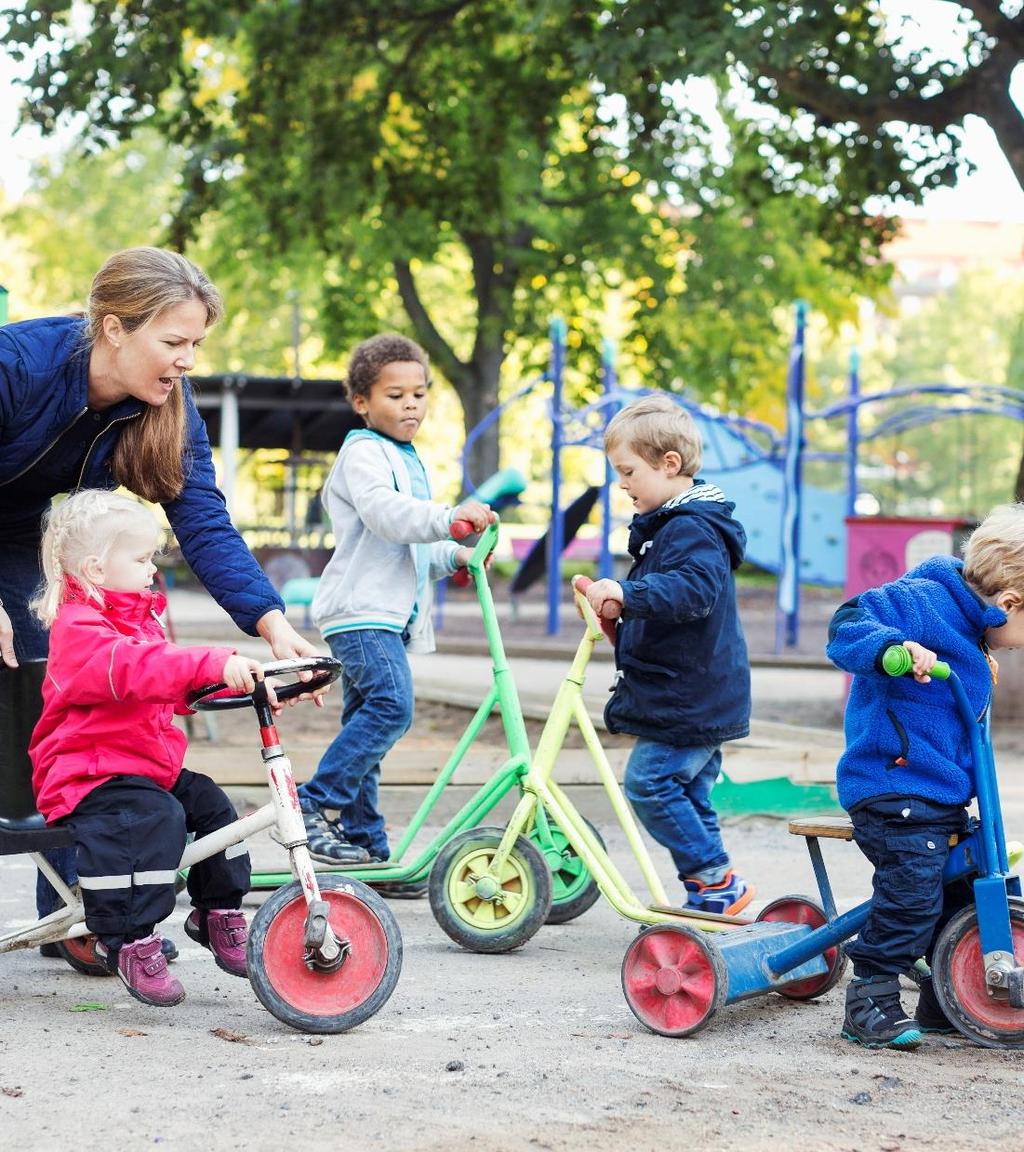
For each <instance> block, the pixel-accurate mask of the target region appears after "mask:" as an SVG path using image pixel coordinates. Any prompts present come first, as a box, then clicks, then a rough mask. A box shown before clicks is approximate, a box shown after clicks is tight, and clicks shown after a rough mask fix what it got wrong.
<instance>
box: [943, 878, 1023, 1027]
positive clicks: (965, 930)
mask: <svg viewBox="0 0 1024 1152" xmlns="http://www.w3.org/2000/svg"><path fill="white" fill-rule="evenodd" d="M1010 936H1011V938H1012V940H1013V955H1014V960H1015V962H1016V963H1017V964H1018V965H1019V964H1024V901H1021V900H1019V899H1011V900H1010ZM932 981H933V987H934V989H935V995H936V996H937V997H938V1001H939V1003H940V1004H941V1005H942V1009H943V1011H944V1012H945V1013H946V1015H947V1016H948V1017H949V1019H950V1021H951V1022H952V1023H953V1024H955V1025H956V1027H957V1028H958V1029H959V1031H961V1032H962V1033H963V1034H964V1035H965V1036H967V1037H968V1038H969V1039H971V1040H973V1041H974V1042H975V1043H976V1044H980V1045H982V1047H984V1048H1024V1008H1011V1007H1010V1005H1009V1004H1008V1003H1007V1002H1006V1001H1005V1000H997V999H995V998H994V997H992V996H990V995H989V994H988V989H987V987H986V984H985V964H984V961H983V959H982V955H981V942H980V937H979V935H978V915H977V911H976V909H975V907H974V905H973V904H972V905H971V906H970V907H968V908H964V909H963V911H961V912H958V913H957V914H956V915H955V916H954V917H953V919H952V920H950V922H949V923H948V924H947V925H946V926H945V928H943V930H942V932H941V933H940V934H939V939H938V941H937V943H936V945H935V953H934V955H933V956H932Z"/></svg>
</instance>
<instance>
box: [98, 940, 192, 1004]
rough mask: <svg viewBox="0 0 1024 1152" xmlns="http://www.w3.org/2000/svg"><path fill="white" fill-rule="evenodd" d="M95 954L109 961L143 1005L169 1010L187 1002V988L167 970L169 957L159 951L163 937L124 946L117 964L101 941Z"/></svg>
mask: <svg viewBox="0 0 1024 1152" xmlns="http://www.w3.org/2000/svg"><path fill="white" fill-rule="evenodd" d="M96 955H97V956H100V957H101V958H103V959H104V960H105V961H106V963H107V966H108V967H110V968H112V969H113V971H114V972H116V974H117V975H118V976H120V978H121V983H122V984H124V986H125V987H126V988H127V989H128V991H129V992H130V993H131V994H132V995H133V996H134V997H135V999H136V1000H141V1001H142V1003H143V1004H151V1005H152V1006H153V1007H154V1008H170V1007H171V1006H172V1005H174V1004H180V1003H181V1002H182V1000H184V999H185V989H184V988H182V986H181V983H180V982H179V981H178V980H176V979H175V978H174V977H173V976H172V975H171V974H170V972H169V971H168V970H167V958H166V957H165V956H164V954H163V952H162V951H161V949H160V937H159V936H157V935H156V934H155V933H154V934H153V935H152V936H146V937H145V938H144V939H142V940H133V941H132V942H131V943H130V944H122V945H121V947H120V949H119V950H118V952H117V954H116V961H115V959H114V955H113V954H109V953H108V952H107V950H106V948H105V947H104V945H103V943H102V942H97V944H96ZM115 965H116V966H115Z"/></svg>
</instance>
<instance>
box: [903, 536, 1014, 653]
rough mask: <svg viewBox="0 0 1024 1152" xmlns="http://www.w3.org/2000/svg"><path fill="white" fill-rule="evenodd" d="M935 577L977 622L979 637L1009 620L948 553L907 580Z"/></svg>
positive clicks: (921, 565) (911, 573)
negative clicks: (979, 593) (979, 590)
mask: <svg viewBox="0 0 1024 1152" xmlns="http://www.w3.org/2000/svg"><path fill="white" fill-rule="evenodd" d="M915 578H920V579H922V580H934V581H935V582H936V583H937V584H941V585H942V587H943V588H945V590H946V591H947V592H948V593H949V595H950V597H951V598H952V599H953V601H954V602H955V604H956V606H957V607H958V608H959V609H960V611H961V612H963V614H964V616H965V617H966V619H967V620H968V621H969V622H970V623H971V624H972V625H975V626H976V627H977V629H978V635H979V636H980V635H981V634H982V633H983V632H984V631H985V629H986V628H1001V627H1002V626H1003V625H1004V624H1005V623H1006V620H1007V616H1006V613H1005V612H1004V611H1003V610H1002V608H997V607H996V606H995V605H994V604H986V602H985V601H984V600H983V599H982V598H981V597H980V596H979V595H978V593H977V592H975V591H974V589H973V588H972V587H971V586H970V584H968V583H967V581H966V580H965V579H964V562H963V561H962V560H955V559H953V558H951V557H949V556H932V557H931V559H929V560H925V561H924V563H923V564H919V565H918V566H917V567H916V568H912V569H911V570H910V571H909V572H908V573H907V579H908V580H914V579H915Z"/></svg>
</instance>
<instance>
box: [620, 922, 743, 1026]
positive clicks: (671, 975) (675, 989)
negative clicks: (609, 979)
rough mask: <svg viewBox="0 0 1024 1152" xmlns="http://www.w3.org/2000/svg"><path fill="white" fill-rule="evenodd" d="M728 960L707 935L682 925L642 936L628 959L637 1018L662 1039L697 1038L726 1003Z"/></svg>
mask: <svg viewBox="0 0 1024 1152" xmlns="http://www.w3.org/2000/svg"><path fill="white" fill-rule="evenodd" d="M726 987H727V974H726V969H725V961H724V960H723V959H722V954H721V953H720V952H719V951H718V949H717V948H716V947H715V946H714V945H713V944H712V943H710V941H709V940H708V939H707V937H706V936H704V935H702V934H701V933H700V932H696V931H694V930H693V929H692V928H685V927H683V926H682V925H680V924H660V925H657V926H656V927H654V928H647V929H645V930H644V931H643V932H641V933H640V935H639V936H637V938H636V939H635V940H634V941H633V943H632V944H630V946H629V947H628V948H627V949H626V955H625V956H624V957H623V959H622V991H623V992H624V993H625V995H626V1003H627V1004H628V1005H629V1006H630V1008H631V1009H632V1011H633V1014H634V1015H635V1016H636V1018H637V1019H638V1020H639V1021H640V1022H641V1023H642V1024H645V1025H646V1026H647V1027H648V1028H650V1030H651V1031H652V1032H658V1033H659V1034H660V1035H662V1036H692V1035H693V1033H695V1032H699V1031H700V1029H701V1028H703V1027H704V1025H705V1024H706V1023H707V1022H708V1021H709V1020H710V1019H711V1017H712V1016H713V1015H714V1014H715V1012H717V1011H718V1009H719V1008H720V1007H721V1006H722V1004H723V1003H724V1001H725V994H726Z"/></svg>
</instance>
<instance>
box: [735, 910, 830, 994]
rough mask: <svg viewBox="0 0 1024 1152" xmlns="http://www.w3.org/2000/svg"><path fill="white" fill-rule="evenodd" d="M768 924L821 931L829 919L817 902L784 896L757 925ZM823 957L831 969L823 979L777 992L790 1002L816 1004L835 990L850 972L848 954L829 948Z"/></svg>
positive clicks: (800, 982)
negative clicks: (821, 997)
mask: <svg viewBox="0 0 1024 1152" xmlns="http://www.w3.org/2000/svg"><path fill="white" fill-rule="evenodd" d="M766 921H767V922H768V923H775V922H781V923H783V924H808V925H810V927H811V928H820V927H821V926H822V925H823V924H826V923H827V922H828V919H827V917H826V916H825V910H824V909H823V908H822V906H821V905H820V904H819V903H817V901H815V900H810V899H808V897H806V896H780V897H779V898H778V900H773V901H772V902H771V903H770V904H767V905H765V907H764V908H762V909H761V911H760V912H759V913H758V915H757V919H756V920H755V923H763V922H766ZM821 957H822V959H823V960H824V961H825V963H826V965H827V966H828V971H827V972H823V973H822V974H821V975H820V976H810V977H808V978H807V979H806V980H797V981H796V982H795V983H793V984H787V985H785V987H782V988H776V989H775V991H776V992H778V994H779V995H780V996H786V997H788V998H789V999H790V1000H813V999H814V997H815V996H823V995H824V994H825V993H826V992H827V991H828V990H829V989H830V988H834V987H835V986H836V984H838V983H839V981H840V979H841V978H842V975H843V973H844V972H845V971H846V953H845V952H843V950H842V948H841V947H840V946H839V945H838V944H837V945H835V947H833V948H826V949H825V951H824V952H822V954H821Z"/></svg>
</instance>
